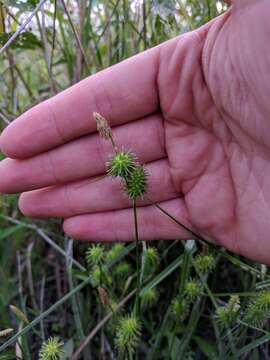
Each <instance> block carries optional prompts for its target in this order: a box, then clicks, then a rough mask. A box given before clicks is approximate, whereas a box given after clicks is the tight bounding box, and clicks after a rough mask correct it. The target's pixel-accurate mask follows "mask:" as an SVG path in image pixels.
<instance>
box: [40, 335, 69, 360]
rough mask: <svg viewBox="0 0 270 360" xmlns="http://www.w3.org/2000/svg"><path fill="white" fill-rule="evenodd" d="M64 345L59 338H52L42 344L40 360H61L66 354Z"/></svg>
mask: <svg viewBox="0 0 270 360" xmlns="http://www.w3.org/2000/svg"><path fill="white" fill-rule="evenodd" d="M63 346H64V343H63V342H62V341H60V340H59V338H58V337H50V338H49V339H48V340H47V341H46V342H44V343H43V344H42V347H41V349H40V352H39V360H59V359H60V357H61V356H62V355H63V354H64V351H63Z"/></svg>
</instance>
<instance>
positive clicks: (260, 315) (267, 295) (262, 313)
mask: <svg viewBox="0 0 270 360" xmlns="http://www.w3.org/2000/svg"><path fill="white" fill-rule="evenodd" d="M269 318H270V291H261V292H260V293H258V294H257V295H256V297H254V299H253V300H252V301H251V302H250V303H249V305H248V308H247V311H246V316H245V318H244V320H245V321H246V322H248V323H250V324H252V325H254V326H263V325H264V324H265V322H266V321H267V320H268V319H269Z"/></svg>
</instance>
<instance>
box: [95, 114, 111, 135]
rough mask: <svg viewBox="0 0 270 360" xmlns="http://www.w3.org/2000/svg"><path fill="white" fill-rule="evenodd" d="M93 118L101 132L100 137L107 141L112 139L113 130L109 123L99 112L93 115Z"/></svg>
mask: <svg viewBox="0 0 270 360" xmlns="http://www.w3.org/2000/svg"><path fill="white" fill-rule="evenodd" d="M93 117H94V119H95V121H96V124H97V131H98V132H99V135H100V136H101V137H103V138H104V139H106V140H109V139H111V138H112V129H111V127H110V125H109V123H108V121H107V120H106V119H105V118H104V117H103V116H102V115H100V114H99V113H97V112H94V113H93Z"/></svg>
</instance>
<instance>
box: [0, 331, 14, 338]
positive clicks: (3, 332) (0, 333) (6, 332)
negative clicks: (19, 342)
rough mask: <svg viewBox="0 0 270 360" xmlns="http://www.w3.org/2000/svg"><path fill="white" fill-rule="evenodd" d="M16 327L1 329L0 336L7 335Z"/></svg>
mask: <svg viewBox="0 0 270 360" xmlns="http://www.w3.org/2000/svg"><path fill="white" fill-rule="evenodd" d="M13 331H14V329H4V330H1V331H0V338H1V337H5V336H8V335H10V334H11V333H13Z"/></svg>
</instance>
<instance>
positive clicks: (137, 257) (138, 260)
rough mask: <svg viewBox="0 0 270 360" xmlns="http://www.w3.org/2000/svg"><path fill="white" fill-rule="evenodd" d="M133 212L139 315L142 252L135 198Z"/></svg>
mask: <svg viewBox="0 0 270 360" xmlns="http://www.w3.org/2000/svg"><path fill="white" fill-rule="evenodd" d="M133 214H134V227H135V242H136V273H137V293H136V300H135V314H136V316H137V317H139V314H140V296H139V294H140V291H141V289H140V286H141V281H140V253H139V231H138V216H137V203H136V199H134V200H133Z"/></svg>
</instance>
